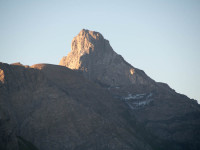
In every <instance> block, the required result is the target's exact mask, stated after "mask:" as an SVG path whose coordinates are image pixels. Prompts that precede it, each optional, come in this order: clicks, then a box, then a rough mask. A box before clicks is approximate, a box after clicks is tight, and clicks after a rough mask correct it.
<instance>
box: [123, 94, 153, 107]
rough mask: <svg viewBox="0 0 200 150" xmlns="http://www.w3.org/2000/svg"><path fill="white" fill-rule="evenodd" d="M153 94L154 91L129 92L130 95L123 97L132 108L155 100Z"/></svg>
mask: <svg viewBox="0 0 200 150" xmlns="http://www.w3.org/2000/svg"><path fill="white" fill-rule="evenodd" d="M152 96H153V94H152V93H142V94H128V96H126V97H123V98H122V99H123V100H124V101H125V102H126V103H127V104H128V106H129V107H130V108H131V109H137V108H141V107H143V106H145V105H148V104H149V103H150V102H151V101H153V98H152Z"/></svg>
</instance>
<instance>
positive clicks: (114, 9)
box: [0, 0, 200, 103]
mask: <svg viewBox="0 0 200 150" xmlns="http://www.w3.org/2000/svg"><path fill="white" fill-rule="evenodd" d="M0 22H1V23H0V54H1V55H0V61H1V62H5V63H14V62H21V63H22V64H25V65H32V64H36V63H51V64H58V63H59V61H60V59H61V58H62V57H63V56H66V55H67V53H69V52H70V49H71V41H72V39H73V37H74V36H76V35H77V34H78V33H79V32H80V30H81V29H83V28H85V29H89V30H95V31H98V32H100V33H101V34H102V35H103V36H104V38H106V39H108V40H109V41H110V44H111V46H112V47H113V49H114V50H115V51H116V52H117V53H119V54H121V55H122V56H123V57H124V59H125V60H127V61H128V62H129V63H130V64H132V65H133V66H134V67H137V68H140V69H142V70H144V71H145V72H146V73H147V74H148V75H149V76H150V77H151V78H153V79H154V80H156V81H161V82H165V83H168V84H169V85H170V87H172V88H173V89H175V90H176V91H177V92H178V93H182V94H185V95H187V96H188V97H190V98H194V99H197V100H199V103H200V78H199V77H200V58H199V57H200V1H198V0H176V1H174V0H168V1H161V0H146V1H145V0H141V1H139V0H138V1H134V0H129V1H128V0H127V1H125V0H124V1H116V0H115V1H104V0H102V1H94V0H93V1H92V0H91V1H87V0H85V1H78V0H73V1H66V0H65V1H64V0H63V1H59V0H43V1H39V0H32V1H31V0H29V1H27V0H1V1H0Z"/></svg>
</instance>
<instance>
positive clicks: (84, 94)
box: [0, 63, 159, 150]
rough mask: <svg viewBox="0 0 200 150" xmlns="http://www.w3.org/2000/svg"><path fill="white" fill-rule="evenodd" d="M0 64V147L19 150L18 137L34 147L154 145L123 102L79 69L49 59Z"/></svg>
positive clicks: (87, 149) (53, 149)
mask: <svg viewBox="0 0 200 150" xmlns="http://www.w3.org/2000/svg"><path fill="white" fill-rule="evenodd" d="M0 69H1V75H0V77H1V78H0V79H1V80H0V102H1V103H0V107H1V109H0V114H1V117H0V123H1V124H0V133H1V134H0V135H1V136H0V146H1V147H0V148H1V149H2V150H4V149H15V150H17V149H21V148H20V146H19V143H20V142H19V140H20V139H25V140H26V141H29V142H31V143H32V144H34V145H35V146H36V147H37V148H38V149H39V150H46V149H48V150H62V149H69V150H72V149H75V150H79V149H80V150H90V149H91V150H94V149H96V150H101V149H109V150H112V149H113V150H114V149H115V150H117V149H119V150H121V149H127V150H129V149H130V150H131V149H140V150H144V149H149V150H151V149H153V144H152V142H150V141H149V139H151V135H150V134H149V135H148V136H147V137H143V136H142V135H141V133H143V134H146V133H145V131H144V130H143V128H142V127H139V125H137V123H136V122H135V119H134V118H132V117H130V116H131V114H130V112H129V111H128V107H127V106H126V105H125V104H124V103H122V102H121V100H118V99H114V98H113V97H112V95H111V94H110V93H109V92H108V91H107V90H105V89H103V88H101V87H100V86H98V85H96V84H95V83H92V82H90V81H88V80H86V79H84V78H83V77H82V76H81V75H80V74H79V73H77V72H75V71H72V70H70V69H68V68H66V67H62V66H56V65H48V64H37V65H33V66H31V67H28V66H22V65H20V64H14V65H8V64H4V63H1V64H0ZM140 131H142V132H140ZM158 142H159V141H158Z"/></svg>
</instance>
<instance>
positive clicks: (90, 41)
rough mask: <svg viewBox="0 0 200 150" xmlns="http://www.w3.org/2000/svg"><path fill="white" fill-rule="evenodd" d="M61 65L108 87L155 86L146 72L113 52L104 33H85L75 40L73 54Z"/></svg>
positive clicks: (86, 31) (84, 31) (82, 32)
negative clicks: (151, 84)
mask: <svg viewBox="0 0 200 150" xmlns="http://www.w3.org/2000/svg"><path fill="white" fill-rule="evenodd" d="M60 65H62V66H66V67H68V68H70V69H76V70H81V71H83V74H84V76H85V77H86V78H88V79H90V80H92V81H95V82H98V83H101V84H102V85H105V86H111V87H114V86H124V85H131V84H137V83H139V84H144V85H146V84H150V83H153V81H152V80H151V79H150V78H149V77H148V76H147V75H146V74H145V73H144V72H143V71H141V70H139V69H136V68H134V67H133V66H131V65H130V64H129V63H127V62H126V61H125V60H124V59H123V57H122V56H121V55H118V54H117V53H116V52H115V51H113V49H112V47H111V46H110V43H109V41H108V40H106V39H104V37H103V36H102V35H101V34H100V33H98V32H95V31H89V30H85V29H83V30H81V31H80V33H79V34H78V35H77V36H76V37H74V39H73V40H72V44H71V52H70V53H69V54H68V55H67V56H65V57H63V58H62V60H61V61H60Z"/></svg>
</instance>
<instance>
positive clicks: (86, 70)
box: [60, 29, 200, 149]
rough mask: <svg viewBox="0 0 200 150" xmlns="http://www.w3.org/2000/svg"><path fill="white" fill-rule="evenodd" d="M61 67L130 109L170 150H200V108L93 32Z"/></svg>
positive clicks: (76, 43)
mask: <svg viewBox="0 0 200 150" xmlns="http://www.w3.org/2000/svg"><path fill="white" fill-rule="evenodd" d="M60 65H62V66H66V67H68V68H70V69H73V70H79V71H80V72H82V74H83V75H84V77H85V78H86V79H89V80H91V81H93V82H95V83H97V84H99V85H100V86H101V87H103V88H104V89H107V90H108V91H109V92H110V93H111V94H112V95H113V97H115V98H117V99H120V100H122V101H123V102H124V103H125V104H127V105H128V106H129V109H130V111H131V112H132V114H133V116H134V117H135V118H136V120H137V122H139V123H141V124H143V126H144V127H145V129H146V130H148V131H150V132H151V133H152V134H153V135H154V136H155V137H157V138H158V139H161V140H162V141H163V142H164V143H166V145H168V146H169V145H170V147H169V148H170V149H199V148H200V142H199V141H200V137H199V136H198V134H199V133H200V107H199V105H198V104H197V102H196V101H195V100H192V99H189V98H188V97H187V96H185V95H182V94H179V93H176V92H175V91H174V90H173V89H171V88H170V87H169V86H168V85H167V84H165V83H159V82H155V81H154V80H152V79H151V78H149V77H148V76H147V75H146V74H145V72H144V71H142V70H140V69H137V68H135V67H133V66H131V65H130V64H129V63H127V62H126V61H125V60H124V59H123V58H122V56H120V55H118V54H117V53H116V52H114V50H113V49H112V47H111V46H110V44H109V41H108V40H106V39H104V37H103V36H102V35H101V34H100V33H98V32H94V31H89V30H85V29H83V30H81V31H80V33H79V34H78V35H77V36H76V37H75V38H74V39H73V40H72V45H71V52H70V53H69V54H68V55H67V56H65V57H63V58H62V59H61V61H60Z"/></svg>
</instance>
